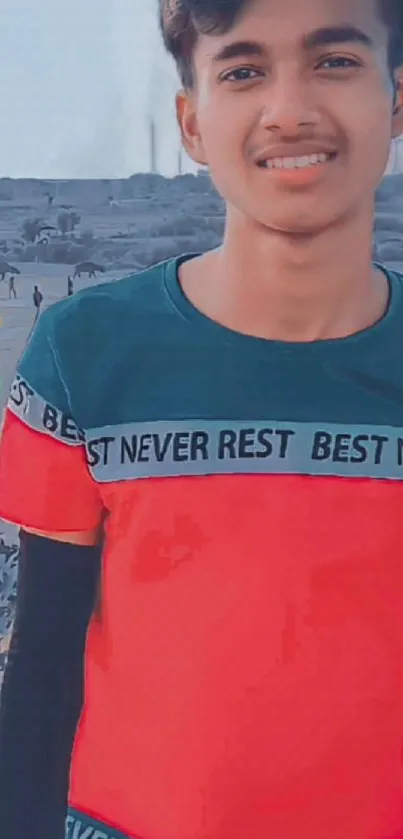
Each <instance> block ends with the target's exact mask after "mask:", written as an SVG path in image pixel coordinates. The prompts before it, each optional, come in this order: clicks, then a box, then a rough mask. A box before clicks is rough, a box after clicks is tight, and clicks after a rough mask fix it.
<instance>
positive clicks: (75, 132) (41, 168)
mask: <svg viewBox="0 0 403 839" xmlns="http://www.w3.org/2000/svg"><path fill="white" fill-rule="evenodd" d="M156 5H157V0H40V2H38V3H34V2H33V0H0V31H1V36H2V45H1V50H0V103H1V105H0V177H14V178H17V177H23V178H24V177H34V178H63V179H64V178H114V177H127V176H129V175H132V174H133V173H135V172H139V171H149V170H150V151H149V117H150V115H151V116H152V117H153V119H154V120H155V123H156V127H157V139H158V145H157V148H158V167H159V170H160V171H161V172H162V173H163V174H165V175H173V174H176V172H177V166H178V150H179V147H180V141H179V136H178V131H177V127H176V121H175V113H174V96H175V90H176V89H177V87H178V81H177V77H176V72H175V69H174V67H173V64H172V62H171V60H170V58H169V57H168V56H166V55H165V53H164V50H163V47H162V45H161V42H160V36H159V32H158V26H157V14H156ZM184 168H185V171H193V169H194V167H193V165H192V164H191V162H190V161H189V160H187V161H186V159H185V166H184Z"/></svg>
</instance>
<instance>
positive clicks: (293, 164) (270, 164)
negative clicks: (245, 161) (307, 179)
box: [260, 152, 332, 169]
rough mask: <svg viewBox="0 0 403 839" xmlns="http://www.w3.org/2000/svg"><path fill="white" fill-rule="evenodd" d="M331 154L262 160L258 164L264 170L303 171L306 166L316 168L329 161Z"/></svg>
mask: <svg viewBox="0 0 403 839" xmlns="http://www.w3.org/2000/svg"><path fill="white" fill-rule="evenodd" d="M331 156H332V155H331V154H324V153H322V152H320V153H319V152H318V154H307V155H303V156H302V157H275V158H274V159H273V160H263V161H262V163H261V164H260V165H261V166H263V167H264V168H265V169H304V168H305V167H306V166H317V165H318V164H319V163H326V161H328V160H330V158H331Z"/></svg>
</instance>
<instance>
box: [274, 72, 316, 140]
mask: <svg viewBox="0 0 403 839" xmlns="http://www.w3.org/2000/svg"><path fill="white" fill-rule="evenodd" d="M312 95H313V94H312V90H310V86H309V83H308V82H301V81H300V80H290V79H288V80H285V79H283V80H278V81H276V82H273V84H272V85H270V88H269V90H268V91H267V93H266V97H267V98H266V101H265V104H264V108H263V111H262V116H261V124H262V127H263V128H265V129H266V130H267V131H272V132H274V133H278V134H281V135H283V136H288V135H289V136H290V137H291V136H293V135H298V134H300V133H301V129H304V128H308V129H309V128H314V127H315V126H317V125H318V124H319V123H320V121H321V116H320V113H319V110H318V106H317V104H316V103H315V102H314V101H313V98H312Z"/></svg>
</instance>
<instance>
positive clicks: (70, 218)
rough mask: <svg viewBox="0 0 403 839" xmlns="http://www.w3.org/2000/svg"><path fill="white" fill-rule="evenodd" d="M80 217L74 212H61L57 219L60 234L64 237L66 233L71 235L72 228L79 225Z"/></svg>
mask: <svg viewBox="0 0 403 839" xmlns="http://www.w3.org/2000/svg"><path fill="white" fill-rule="evenodd" d="M80 221H81V216H80V215H79V214H78V213H76V212H74V211H73V212H71V213H68V212H66V210H62V212H60V213H59V215H58V217H57V226H58V228H59V230H60V233H61V234H62V235H63V236H65V235H66V233H72V232H73V230H74V228H75V227H77V225H78V224H80Z"/></svg>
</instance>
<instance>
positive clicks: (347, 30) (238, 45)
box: [214, 26, 374, 63]
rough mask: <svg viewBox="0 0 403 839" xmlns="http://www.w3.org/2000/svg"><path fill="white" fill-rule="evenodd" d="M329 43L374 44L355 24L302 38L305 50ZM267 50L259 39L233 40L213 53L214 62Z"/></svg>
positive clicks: (253, 55)
mask: <svg viewBox="0 0 403 839" xmlns="http://www.w3.org/2000/svg"><path fill="white" fill-rule="evenodd" d="M330 44H363V45H364V46H366V47H370V48H371V47H373V46H374V42H373V39H372V38H371V37H370V36H369V35H367V33H366V32H363V31H362V30H361V29H358V27H356V26H325V27H322V28H321V29H315V30H314V31H313V32H310V33H309V34H308V35H305V36H304V37H303V39H302V46H303V48H304V49H305V50H307V51H310V50H313V49H315V48H316V47H325V46H328V45H330ZM267 52H268V50H267V48H266V47H265V46H264V44H262V43H261V42H260V41H233V42H232V43H231V44H227V45H226V46H225V47H223V48H222V49H221V50H219V52H217V53H216V54H215V55H214V62H215V63H220V62H222V61H229V60H230V59H231V58H245V57H246V56H251V57H255V58H264V57H265V56H267Z"/></svg>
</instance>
